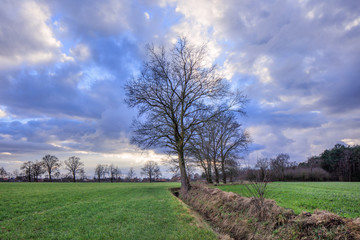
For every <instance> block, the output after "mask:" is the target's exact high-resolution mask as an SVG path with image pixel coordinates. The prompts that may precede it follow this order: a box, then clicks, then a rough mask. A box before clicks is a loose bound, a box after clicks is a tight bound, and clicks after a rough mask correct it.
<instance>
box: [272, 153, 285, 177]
mask: <svg viewBox="0 0 360 240" xmlns="http://www.w3.org/2000/svg"><path fill="white" fill-rule="evenodd" d="M289 159H290V156H289V154H286V153H280V154H278V155H277V156H276V158H274V159H271V160H270V167H271V171H272V172H273V173H274V174H275V175H276V176H278V178H279V179H280V180H281V181H283V180H284V177H285V169H286V168H287V167H288V166H289Z"/></svg>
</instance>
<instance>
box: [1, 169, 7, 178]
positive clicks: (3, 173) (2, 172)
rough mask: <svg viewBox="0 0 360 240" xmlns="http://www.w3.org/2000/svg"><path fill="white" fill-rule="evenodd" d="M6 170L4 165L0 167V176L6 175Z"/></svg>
mask: <svg viewBox="0 0 360 240" xmlns="http://www.w3.org/2000/svg"><path fill="white" fill-rule="evenodd" d="M6 175H7V172H6V171H5V168H4V167H0V177H2V178H4V177H6Z"/></svg>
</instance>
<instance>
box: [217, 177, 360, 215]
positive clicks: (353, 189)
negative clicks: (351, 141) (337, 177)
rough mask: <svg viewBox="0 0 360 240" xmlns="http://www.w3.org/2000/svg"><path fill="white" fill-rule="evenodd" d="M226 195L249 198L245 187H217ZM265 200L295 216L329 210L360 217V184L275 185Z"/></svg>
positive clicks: (271, 186)
mask: <svg viewBox="0 0 360 240" xmlns="http://www.w3.org/2000/svg"><path fill="white" fill-rule="evenodd" d="M218 188H220V189H221V190H223V191H227V192H234V193H237V194H239V195H241V196H245V197H249V196H250V194H249V192H248V190H247V189H246V187H245V186H244V185H222V186H218ZM266 198H269V199H273V200H275V201H276V203H277V205H279V206H281V207H284V208H291V209H292V210H294V212H295V213H296V214H299V213H301V212H302V211H305V212H311V213H312V212H314V210H316V209H319V210H327V211H330V212H333V213H336V214H338V215H340V216H343V217H350V218H357V217H360V182H273V183H270V184H268V186H267V194H266Z"/></svg>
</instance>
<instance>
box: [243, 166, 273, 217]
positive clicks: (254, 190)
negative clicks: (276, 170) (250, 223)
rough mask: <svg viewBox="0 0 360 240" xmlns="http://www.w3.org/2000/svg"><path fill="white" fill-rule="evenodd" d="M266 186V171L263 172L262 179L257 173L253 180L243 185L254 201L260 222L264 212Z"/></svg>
mask: <svg viewBox="0 0 360 240" xmlns="http://www.w3.org/2000/svg"><path fill="white" fill-rule="evenodd" d="M267 184H268V171H265V172H264V176H263V177H261V176H260V174H259V172H257V173H256V176H255V179H252V180H250V184H245V187H246V189H247V190H248V192H249V193H250V195H251V196H252V197H253V198H254V200H255V201H254V203H255V207H256V209H257V211H258V213H259V219H260V220H262V219H264V217H265V212H266V210H265V197H266V194H267Z"/></svg>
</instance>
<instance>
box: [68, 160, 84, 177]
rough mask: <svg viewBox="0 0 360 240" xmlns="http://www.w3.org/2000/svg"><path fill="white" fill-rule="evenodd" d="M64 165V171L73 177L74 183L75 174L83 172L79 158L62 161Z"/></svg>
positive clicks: (82, 164)
mask: <svg viewBox="0 0 360 240" xmlns="http://www.w3.org/2000/svg"><path fill="white" fill-rule="evenodd" d="M64 164H65V169H66V170H68V171H69V172H70V174H71V175H72V177H73V182H76V174H77V173H81V171H83V170H84V167H83V166H84V163H83V162H80V158H79V157H75V156H72V157H69V159H68V160H65V161H64Z"/></svg>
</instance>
